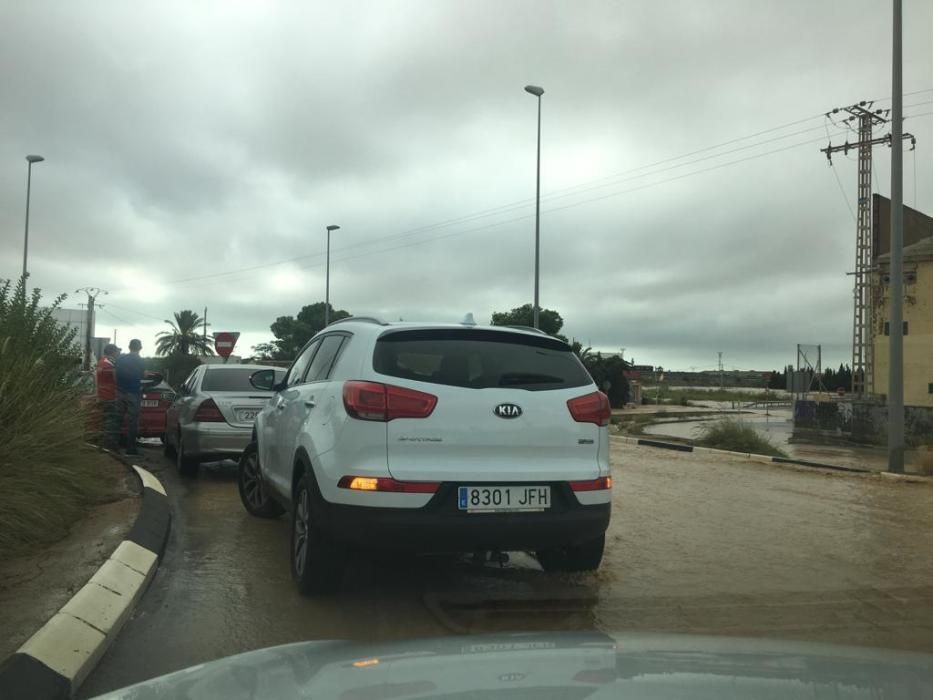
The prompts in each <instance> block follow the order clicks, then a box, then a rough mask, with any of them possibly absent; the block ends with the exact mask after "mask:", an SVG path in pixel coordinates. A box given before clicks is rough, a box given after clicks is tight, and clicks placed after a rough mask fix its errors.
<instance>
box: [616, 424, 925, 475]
mask: <svg viewBox="0 0 933 700" xmlns="http://www.w3.org/2000/svg"><path fill="white" fill-rule="evenodd" d="M611 438H612V439H613V440H616V441H620V442H623V443H624V444H627V445H643V446H645V447H655V448H658V449H662V450H676V451H678V452H704V453H707V454H721V455H730V456H732V457H745V458H746V459H749V460H751V461H753V462H759V463H763V464H784V465H788V466H794V467H810V468H812V469H826V470H830V471H837V472H850V473H854V474H880V475H881V476H884V477H888V478H892V479H897V480H899V481H904V482H908V483H918V484H923V483H931V482H933V479H931V478H930V477H926V476H921V475H918V474H891V473H889V472H875V471H873V470H871V469H863V468H861V467H845V466H842V465H839V464H825V463H823V462H811V461H809V460H804V459H791V458H789V457H772V456H770V455H759V454H754V453H751V452H733V451H732V450H719V449H715V448H712V447H696V446H694V445H687V444H684V443H675V442H663V441H661V440H648V439H644V438H634V437H629V436H627V435H612V436H611Z"/></svg>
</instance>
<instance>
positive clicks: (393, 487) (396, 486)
mask: <svg viewBox="0 0 933 700" xmlns="http://www.w3.org/2000/svg"><path fill="white" fill-rule="evenodd" d="M337 486H338V487H339V488H342V489H351V490H353V491H389V492H393V493H437V490H438V489H439V488H440V487H441V485H440V483H438V482H435V481H396V480H395V479H389V478H387V477H383V476H344V477H341V479H340V481H338V482H337Z"/></svg>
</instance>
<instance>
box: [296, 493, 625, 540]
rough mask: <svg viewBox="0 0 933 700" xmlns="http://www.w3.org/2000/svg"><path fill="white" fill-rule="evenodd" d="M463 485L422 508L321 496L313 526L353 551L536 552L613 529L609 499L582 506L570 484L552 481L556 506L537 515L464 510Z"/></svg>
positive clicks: (440, 495)
mask: <svg viewBox="0 0 933 700" xmlns="http://www.w3.org/2000/svg"><path fill="white" fill-rule="evenodd" d="M458 486H459V484H455V483H445V484H443V485H442V486H441V488H440V490H439V491H438V492H437V493H436V494H435V495H434V496H433V497H432V498H431V500H430V501H429V502H428V503H427V505H425V506H423V507H421V508H372V507H366V506H348V505H342V504H335V503H328V502H326V501H324V500H323V498H321V497H320V496H318V497H317V501H318V502H317V503H316V505H317V509H314V508H312V511H314V510H316V512H317V517H316V518H315V525H317V526H318V527H321V528H322V529H323V530H324V531H326V532H328V534H329V535H330V537H331V538H332V539H333V540H335V541H336V542H337V543H339V544H341V545H344V546H348V547H351V548H355V549H374V550H380V551H382V550H391V551H404V552H419V553H453V552H471V551H475V550H481V549H485V550H499V551H510V550H512V551H514V550H537V549H549V548H553V547H564V546H568V545H573V544H579V543H582V542H585V541H587V540H592V539H595V538H597V537H599V536H600V535H602V534H603V533H604V532H605V531H606V528H608V527H609V517H610V513H611V504H610V503H599V504H595V505H581V504H579V503H578V502H577V500H576V497H575V496H574V495H573V492H572V491H571V490H570V487H569V486H568V485H567V484H566V483H555V484H552V485H551V486H552V493H553V494H554V498H553V501H554V503H553V505H552V507H551V508H550V509H549V510H547V511H542V512H537V513H466V512H464V511H460V510H459V509H458V508H457V499H456V494H457V487H458Z"/></svg>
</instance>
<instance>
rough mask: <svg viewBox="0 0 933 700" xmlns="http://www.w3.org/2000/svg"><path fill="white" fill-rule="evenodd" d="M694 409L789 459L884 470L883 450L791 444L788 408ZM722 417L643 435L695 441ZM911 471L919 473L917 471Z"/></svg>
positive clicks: (672, 424)
mask: <svg viewBox="0 0 933 700" xmlns="http://www.w3.org/2000/svg"><path fill="white" fill-rule="evenodd" d="M697 405H698V406H702V407H705V408H716V409H719V410H723V411H728V412H729V414H730V415H729V417H732V418H735V419H736V420H740V421H742V422H744V423H748V424H749V425H751V426H752V427H753V428H755V430H756V431H758V433H759V434H760V435H761V436H762V437H766V438H768V439H769V440H770V441H771V443H772V444H773V445H775V446H776V447H778V448H780V449H782V450H783V451H784V452H785V453H787V455H788V456H790V457H796V458H797V459H804V460H811V461H815V462H823V463H826V464H839V465H842V466H851V467H864V468H867V469H876V470H879V471H880V470H883V469H885V468H886V467H887V463H888V453H887V450H886V449H885V448H883V447H870V446H865V445H852V444H846V443H840V444H816V443H812V442H794V441H792V437H793V432H794V415H793V410H792V409H789V408H771V409H767V410H766V409H763V408H752V409H739V408H737V409H735V411H736V412H735V413H734V414H733V413H732V410H733V409H732V407H733V405H738V404H733V403H730V402H716V401H701V402H697ZM722 417H723V416H722V415H711V416H709V417H708V418H703V417H698V418H696V419H692V420H690V419H687V420H681V421H677V420H676V414H674V415H672V416H670V417H669V420H668V419H664V422H661V423H656V424H653V425H648V426H645V428H644V434H645V435H648V436H655V437H675V438H681V439H685V440H695V439H697V438H699V437H700V436H701V435H702V433H703V429H704V428H705V427H706V426H708V425H709V424H710V421H714V420H719V419H721V418H722ZM906 459H907V467H908V470H911V466H912V465H913V459H914V454H913V452H912V451H910V450H908V454H907V456H906ZM913 471H920V469H919V467H918V468H917V469H914V470H913Z"/></svg>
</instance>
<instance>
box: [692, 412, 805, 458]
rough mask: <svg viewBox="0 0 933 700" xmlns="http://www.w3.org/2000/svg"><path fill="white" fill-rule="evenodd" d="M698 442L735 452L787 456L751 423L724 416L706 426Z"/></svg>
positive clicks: (704, 445)
mask: <svg viewBox="0 0 933 700" xmlns="http://www.w3.org/2000/svg"><path fill="white" fill-rule="evenodd" d="M696 444H697V445H700V446H702V447H715V448H717V449H720V450H732V451H733V452H751V453H753V454H761V455H772V456H775V457H786V456H787V454H786V453H785V452H784V451H783V450H781V449H780V448H779V447H777V446H776V445H775V444H774V443H772V442H771V441H770V440H769V439H768V438H766V437H764V436H762V435H761V434H760V433H759V432H758V431H757V430H755V429H754V428H753V427H752V426H751V425H749V424H748V423H743V422H742V421H739V420H736V419H734V418H723V419H721V420H717V421H714V422H711V423H710V424H709V425H706V426H704V427H703V429H702V432H701V434H700V437H699V439H697V440H696Z"/></svg>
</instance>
